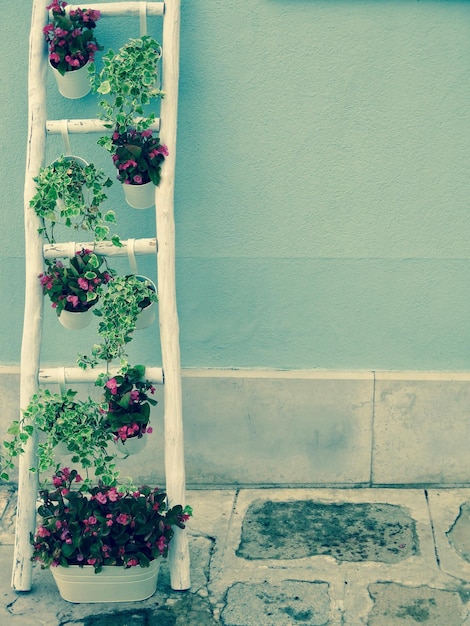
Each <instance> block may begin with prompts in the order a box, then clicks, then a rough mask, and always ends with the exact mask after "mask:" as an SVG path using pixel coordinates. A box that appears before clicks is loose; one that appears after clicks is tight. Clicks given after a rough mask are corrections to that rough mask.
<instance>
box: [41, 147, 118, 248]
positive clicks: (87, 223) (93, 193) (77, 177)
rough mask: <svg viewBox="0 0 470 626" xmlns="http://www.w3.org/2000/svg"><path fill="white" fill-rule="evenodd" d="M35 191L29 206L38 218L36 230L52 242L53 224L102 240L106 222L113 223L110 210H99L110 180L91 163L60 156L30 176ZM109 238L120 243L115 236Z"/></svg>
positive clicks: (104, 235)
mask: <svg viewBox="0 0 470 626" xmlns="http://www.w3.org/2000/svg"><path fill="white" fill-rule="evenodd" d="M34 181H35V183H36V193H35V194H34V196H33V198H32V199H31V201H30V206H31V208H32V209H33V210H34V212H35V213H36V215H37V216H38V217H40V218H41V220H42V224H43V225H42V226H41V228H40V229H39V232H41V233H43V234H44V236H45V238H46V240H47V241H48V242H49V243H54V241H55V239H54V227H55V225H56V224H62V225H64V226H67V227H68V228H73V229H75V230H85V231H90V232H92V233H93V234H94V239H95V240H96V241H101V240H103V239H106V238H107V237H108V235H109V224H115V223H116V217H115V213H114V211H107V212H106V213H102V212H101V210H100V205H101V204H102V203H103V202H104V201H105V200H106V199H107V195H106V193H105V189H106V188H108V187H110V186H111V185H112V184H113V183H112V181H111V179H110V178H108V177H107V176H106V175H105V173H104V171H103V170H98V169H96V167H95V166H94V165H93V163H90V164H86V165H85V162H83V163H81V162H80V161H79V160H74V159H73V157H67V156H61V157H60V158H59V159H57V160H56V161H54V163H51V164H50V165H48V166H47V167H44V168H41V169H40V170H39V174H38V176H36V177H35V178H34ZM111 240H112V241H113V243H114V244H115V245H120V243H119V237H117V236H116V235H114V236H113V237H112V238H111Z"/></svg>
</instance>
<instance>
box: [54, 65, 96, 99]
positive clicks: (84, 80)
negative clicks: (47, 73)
mask: <svg viewBox="0 0 470 626" xmlns="http://www.w3.org/2000/svg"><path fill="white" fill-rule="evenodd" d="M49 65H50V66H51V69H52V72H53V74H54V78H55V81H56V83H57V87H58V89H59V91H60V93H61V94H62V95H63V96H64V98H69V99H70V100H77V99H78V98H83V97H84V96H86V95H87V94H88V93H90V91H91V83H90V76H89V74H88V66H89V65H90V61H88V62H87V63H86V64H85V65H84V66H83V67H80V68H78V70H72V71H71V72H65V74H64V75H62V74H61V73H60V72H59V71H57V70H56V69H55V67H54V66H53V65H52V64H51V62H50V61H49Z"/></svg>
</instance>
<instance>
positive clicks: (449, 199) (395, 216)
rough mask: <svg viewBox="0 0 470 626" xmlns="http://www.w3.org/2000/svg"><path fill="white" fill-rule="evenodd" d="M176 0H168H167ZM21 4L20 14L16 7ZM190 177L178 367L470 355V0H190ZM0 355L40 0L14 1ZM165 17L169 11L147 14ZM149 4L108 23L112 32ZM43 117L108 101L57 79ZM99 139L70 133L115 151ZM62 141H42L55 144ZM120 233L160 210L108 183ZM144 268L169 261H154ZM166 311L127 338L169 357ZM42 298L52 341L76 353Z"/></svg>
mask: <svg viewBox="0 0 470 626" xmlns="http://www.w3.org/2000/svg"><path fill="white" fill-rule="evenodd" d="M169 1H170V2H171V0H169ZM9 13H10V16H9V15H8V14H9ZM181 17H182V22H181V64H180V68H181V69H180V103H179V122H178V123H179V126H178V156H177V177H176V207H175V211H176V226H177V293H178V309H179V314H180V327H181V355H182V365H183V366H184V367H255V368H259V367H262V368H288V369H289V368H295V369H297V368H299V369H301V368H316V367H320V368H332V369H398V370H401V369H404V370H413V369H414V370H420V369H422V370H463V369H469V367H470V354H469V351H468V349H467V346H468V345H469V343H470V341H469V340H470V324H469V320H470V297H469V296H470V281H469V274H470V272H469V270H470V263H469V249H468V242H469V238H470V237H469V236H470V223H469V219H468V214H469V202H470V180H469V176H468V172H469V171H470V149H469V146H470V106H469V104H470V2H468V1H467V0H421V1H418V0H287V1H286V0H257V1H256V2H254V1H251V2H238V3H237V2H235V3H233V2H227V1H226V0H204V2H201V1H200V0H182V16H181ZM3 19H4V23H6V24H8V25H9V27H8V29H6V32H5V33H4V34H3V36H2V55H1V56H0V68H1V72H0V80H1V93H2V99H1V102H2V107H3V111H2V113H3V115H2V116H1V119H0V124H1V137H2V153H3V155H4V158H3V159H1V160H0V168H1V174H2V175H1V180H2V181H3V194H2V204H3V206H2V209H3V210H2V211H1V212H0V229H1V232H2V243H3V245H2V253H1V254H0V272H1V276H2V284H3V290H2V293H3V297H2V299H1V301H0V319H1V320H2V333H1V336H0V362H1V363H4V364H10V363H17V362H18V361H19V354H20V343H21V332H22V331H21V329H22V303H23V289H24V285H23V278H22V277H23V271H24V242H23V215H22V214H23V199H22V186H23V178H24V163H25V151H26V140H27V129H26V124H27V106H26V81H27V47H28V29H29V19H30V2H26V1H25V2H21V3H14V4H11V3H10V4H9V5H7V6H5V7H3ZM152 24H155V28H157V30H156V31H155V32H156V33H158V27H157V20H155V21H154V22H153V21H150V23H149V26H150V28H152ZM138 29H139V26H138V18H130V19H119V20H116V19H113V20H108V21H104V20H103V21H102V22H101V23H100V25H99V30H98V31H97V34H99V35H100V37H99V39H100V41H101V42H102V43H103V44H104V45H105V47H106V48H107V47H113V48H117V47H119V46H120V45H121V44H122V43H124V41H125V39H126V37H127V36H128V35H129V36H138V34H139V30H138ZM48 86H49V90H48V94H49V95H48V103H47V105H48V116H49V117H50V118H54V119H56V118H59V117H70V118H77V117H95V116H96V112H97V106H96V98H95V96H93V95H89V96H87V97H86V98H85V99H84V101H83V102H81V101H79V102H66V101H64V100H63V99H61V98H60V96H58V95H57V92H56V90H55V85H54V84H53V81H52V78H51V77H49V83H48ZM95 140H96V137H95V136H92V135H91V136H88V138H85V137H78V136H76V137H73V138H72V145H73V147H74V151H75V152H76V153H78V154H79V155H80V156H82V157H84V158H86V159H87V160H89V161H92V160H93V161H95V162H97V163H98V164H99V165H100V166H101V167H104V168H106V170H107V172H108V174H109V175H110V176H113V175H114V171H113V167H112V165H111V164H110V162H109V161H108V157H107V155H106V154H104V153H103V150H102V149H101V148H98V147H97V146H96V144H95ZM61 151H62V148H61V145H60V141H59V140H58V139H53V140H51V141H49V142H48V151H47V152H48V154H47V155H46V161H47V160H49V161H50V160H52V159H53V158H54V157H55V156H57V155H58V154H60V152H61ZM108 204H109V207H110V208H111V207H112V208H115V209H116V212H117V215H118V220H119V232H120V233H121V234H122V235H123V236H125V237H128V236H130V237H137V236H152V233H153V232H154V225H155V217H154V215H153V212H152V211H151V210H150V211H139V212H136V211H132V210H130V209H129V208H127V207H126V205H125V203H124V202H123V200H122V196H121V190H120V189H119V186H118V183H116V185H115V187H114V188H113V190H112V193H111V194H110V200H109V202H108ZM140 269H141V270H142V271H143V270H145V271H146V272H147V273H150V274H151V275H154V274H155V268H154V260H153V259H150V260H145V261H141V262H140ZM157 333H158V327H157V326H155V327H154V328H153V329H152V330H150V331H145V332H143V333H142V334H141V335H140V336H139V337H137V338H136V340H135V342H134V344H133V346H132V351H133V352H131V356H133V355H135V357H136V358H138V360H140V361H142V362H155V363H157V362H158V359H159V354H158V349H153V348H152V347H149V346H150V345H151V344H152V343H154V344H155V345H158V334H157ZM96 339H97V337H96V328H95V327H92V328H91V331H90V332H89V333H87V332H86V331H82V332H81V333H75V334H74V333H70V332H67V331H65V330H64V329H62V328H61V327H59V325H58V323H57V321H56V320H55V319H54V313H53V312H52V310H51V309H50V307H49V303H48V302H46V311H45V331H44V340H45V341H44V349H43V358H44V361H47V362H68V363H73V361H74V359H75V352H77V351H83V350H85V349H86V348H87V347H88V346H89V345H90V344H91V343H93V342H94V341H96Z"/></svg>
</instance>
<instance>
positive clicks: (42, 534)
mask: <svg viewBox="0 0 470 626" xmlns="http://www.w3.org/2000/svg"><path fill="white" fill-rule="evenodd" d="M37 535H38V537H50V536H51V533H50V532H49V531H48V530H47V528H44V526H39V528H38V531H37Z"/></svg>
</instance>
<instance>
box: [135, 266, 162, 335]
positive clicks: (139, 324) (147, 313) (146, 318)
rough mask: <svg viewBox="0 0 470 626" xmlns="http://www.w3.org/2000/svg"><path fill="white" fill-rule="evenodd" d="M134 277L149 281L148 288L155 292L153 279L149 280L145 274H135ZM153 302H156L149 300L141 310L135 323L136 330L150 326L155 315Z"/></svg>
mask: <svg viewBox="0 0 470 626" xmlns="http://www.w3.org/2000/svg"><path fill="white" fill-rule="evenodd" d="M136 278H138V279H139V280H141V281H142V282H147V283H149V284H150V288H151V289H153V291H155V293H157V287H156V285H155V283H154V282H153V280H150V278H147V277H146V276H140V275H136ZM155 304H156V302H151V303H150V304H149V306H146V307H145V308H144V309H142V310H141V312H140V313H139V315H138V317H137V320H136V323H135V329H136V330H142V329H143V328H147V327H148V326H150V324H153V322H154V320H155V315H156V307H155Z"/></svg>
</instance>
